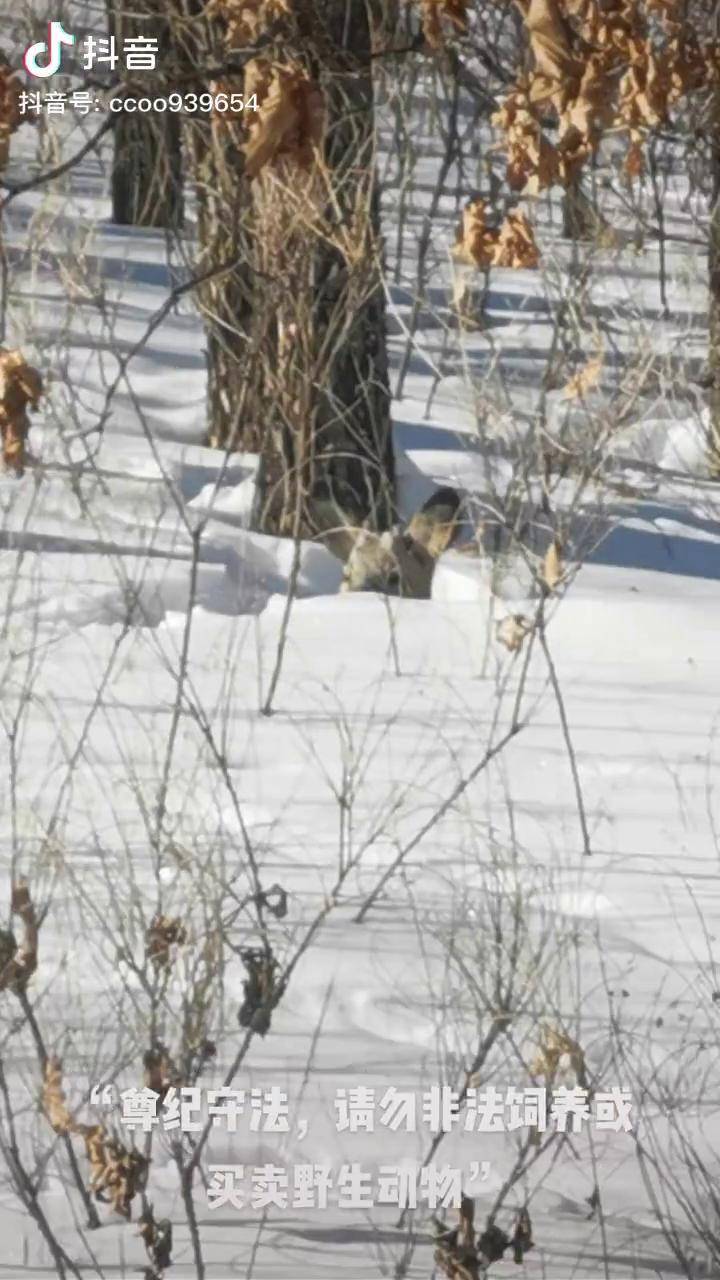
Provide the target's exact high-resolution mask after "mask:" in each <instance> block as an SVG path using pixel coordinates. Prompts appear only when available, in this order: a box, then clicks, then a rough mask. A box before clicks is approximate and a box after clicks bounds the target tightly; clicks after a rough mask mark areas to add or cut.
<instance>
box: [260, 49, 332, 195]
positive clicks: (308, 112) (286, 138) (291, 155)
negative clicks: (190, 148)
mask: <svg viewBox="0 0 720 1280" xmlns="http://www.w3.org/2000/svg"><path fill="white" fill-rule="evenodd" d="M245 79H246V88H245V92H246V95H248V96H249V95H250V94H251V93H257V95H258V111H257V112H254V113H253V119H252V120H251V121H250V124H249V127H248V140H247V142H246V144H245V148H244V150H245V172H246V174H247V176H248V177H249V178H254V177H256V176H257V174H259V173H260V171H261V170H262V169H264V168H265V167H266V166H267V165H270V164H275V163H277V162H278V161H279V160H283V161H285V162H286V163H287V164H290V165H295V166H299V167H301V168H305V169H309V168H311V167H312V165H313V163H314V162H315V159H316V157H317V154H318V151H319V148H320V147H321V144H322V140H323V136H324V132H325V102H324V97H323V94H322V91H321V90H320V88H319V86H318V85H317V84H316V83H315V81H313V80H311V79H310V77H309V76H308V75H306V73H305V72H304V71H303V70H302V68H300V67H298V66H291V65H281V64H279V63H273V64H269V63H267V62H265V61H263V60H261V59H256V60H255V61H253V62H251V63H248V66H247V67H246V69H245Z"/></svg>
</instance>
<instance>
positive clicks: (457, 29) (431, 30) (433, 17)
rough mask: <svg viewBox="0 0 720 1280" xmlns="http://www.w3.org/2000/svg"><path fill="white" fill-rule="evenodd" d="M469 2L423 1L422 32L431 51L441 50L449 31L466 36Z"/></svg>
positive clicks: (464, 0) (459, 0)
mask: <svg viewBox="0 0 720 1280" xmlns="http://www.w3.org/2000/svg"><path fill="white" fill-rule="evenodd" d="M467 11H468V0H421V14H422V30H423V35H424V36H425V39H426V40H427V43H428V44H429V46H430V48H431V49H440V48H442V46H443V45H444V43H445V40H446V38H447V33H448V31H453V32H454V33H455V34H457V35H465V34H466V32H467V29H468V12H467Z"/></svg>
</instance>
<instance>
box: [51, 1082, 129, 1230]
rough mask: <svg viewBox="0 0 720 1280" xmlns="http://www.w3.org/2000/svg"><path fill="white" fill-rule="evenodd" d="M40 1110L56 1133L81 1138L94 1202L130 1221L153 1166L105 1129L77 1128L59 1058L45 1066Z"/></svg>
mask: <svg viewBox="0 0 720 1280" xmlns="http://www.w3.org/2000/svg"><path fill="white" fill-rule="evenodd" d="M41 1106H42V1110H43V1112H44V1114H45V1116H46V1117H47V1119H48V1121H49V1123H50V1125H51V1126H52V1128H53V1129H54V1131H55V1133H59V1134H78V1135H79V1136H80V1137H81V1138H82V1139H83V1142H84V1143H85V1154H86V1156H87V1158H88V1160H89V1162H90V1191H91V1193H92V1194H93V1195H94V1196H95V1199H96V1200H100V1201H102V1202H103V1203H106V1204H110V1205H111V1206H112V1208H113V1209H114V1210H115V1212H116V1213H119V1214H121V1215H122V1217H123V1218H130V1217H131V1213H132V1201H133V1199H134V1197H135V1196H136V1195H138V1193H140V1192H142V1191H144V1189H145V1184H146V1182H147V1172H148V1168H149V1165H150V1162H149V1160H147V1159H146V1158H145V1156H143V1155H141V1154H140V1152H139V1151H135V1150H132V1149H129V1148H127V1147H125V1146H124V1144H123V1143H122V1142H121V1141H120V1139H119V1138H118V1137H116V1136H115V1135H114V1134H111V1133H108V1131H107V1129H106V1128H105V1126H104V1125H102V1124H93V1125H90V1124H78V1123H77V1122H76V1121H75V1120H74V1119H73V1117H72V1115H71V1114H70V1111H69V1110H68V1106H67V1102H66V1100H65V1092H64V1090H63V1087H62V1063H61V1062H60V1060H59V1058H55V1057H52V1058H49V1059H48V1061H47V1063H46V1065H45V1073H44V1079H43V1087H42V1093H41Z"/></svg>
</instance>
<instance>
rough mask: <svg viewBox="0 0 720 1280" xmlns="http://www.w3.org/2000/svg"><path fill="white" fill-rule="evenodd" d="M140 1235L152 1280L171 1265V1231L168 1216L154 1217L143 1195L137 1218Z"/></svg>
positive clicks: (151, 1208) (150, 1206)
mask: <svg viewBox="0 0 720 1280" xmlns="http://www.w3.org/2000/svg"><path fill="white" fill-rule="evenodd" d="M138 1225H139V1227H140V1230H139V1232H138V1235H139V1236H140V1237H141V1239H142V1242H143V1244H144V1245H145V1249H146V1251H147V1255H148V1258H149V1259H150V1263H151V1270H150V1273H149V1275H150V1276H152V1277H153V1280H156V1278H158V1277H161V1276H162V1274H163V1272H164V1271H165V1270H166V1269H167V1268H168V1267H170V1266H172V1245H173V1232H172V1223H171V1222H170V1220H169V1219H168V1218H161V1219H160V1220H159V1221H158V1220H157V1219H156V1217H155V1214H154V1212H153V1207H152V1205H151V1204H150V1203H149V1202H148V1201H147V1200H146V1199H145V1198H144V1197H143V1208H142V1213H141V1214H140V1217H139V1218H138Z"/></svg>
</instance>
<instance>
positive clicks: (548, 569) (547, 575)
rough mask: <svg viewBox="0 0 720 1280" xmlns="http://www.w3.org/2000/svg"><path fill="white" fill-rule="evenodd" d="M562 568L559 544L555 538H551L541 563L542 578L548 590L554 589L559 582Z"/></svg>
mask: <svg viewBox="0 0 720 1280" xmlns="http://www.w3.org/2000/svg"><path fill="white" fill-rule="evenodd" d="M562 576H563V568H562V558H561V555H560V544H559V542H558V539H557V538H553V540H552V542H551V543H550V546H549V547H548V549H547V551H546V552H545V558H544V560H543V565H542V580H543V582H544V583H545V586H546V587H547V589H548V591H554V590H555V588H556V586H557V585H558V583H559V582H561V581H562Z"/></svg>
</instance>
